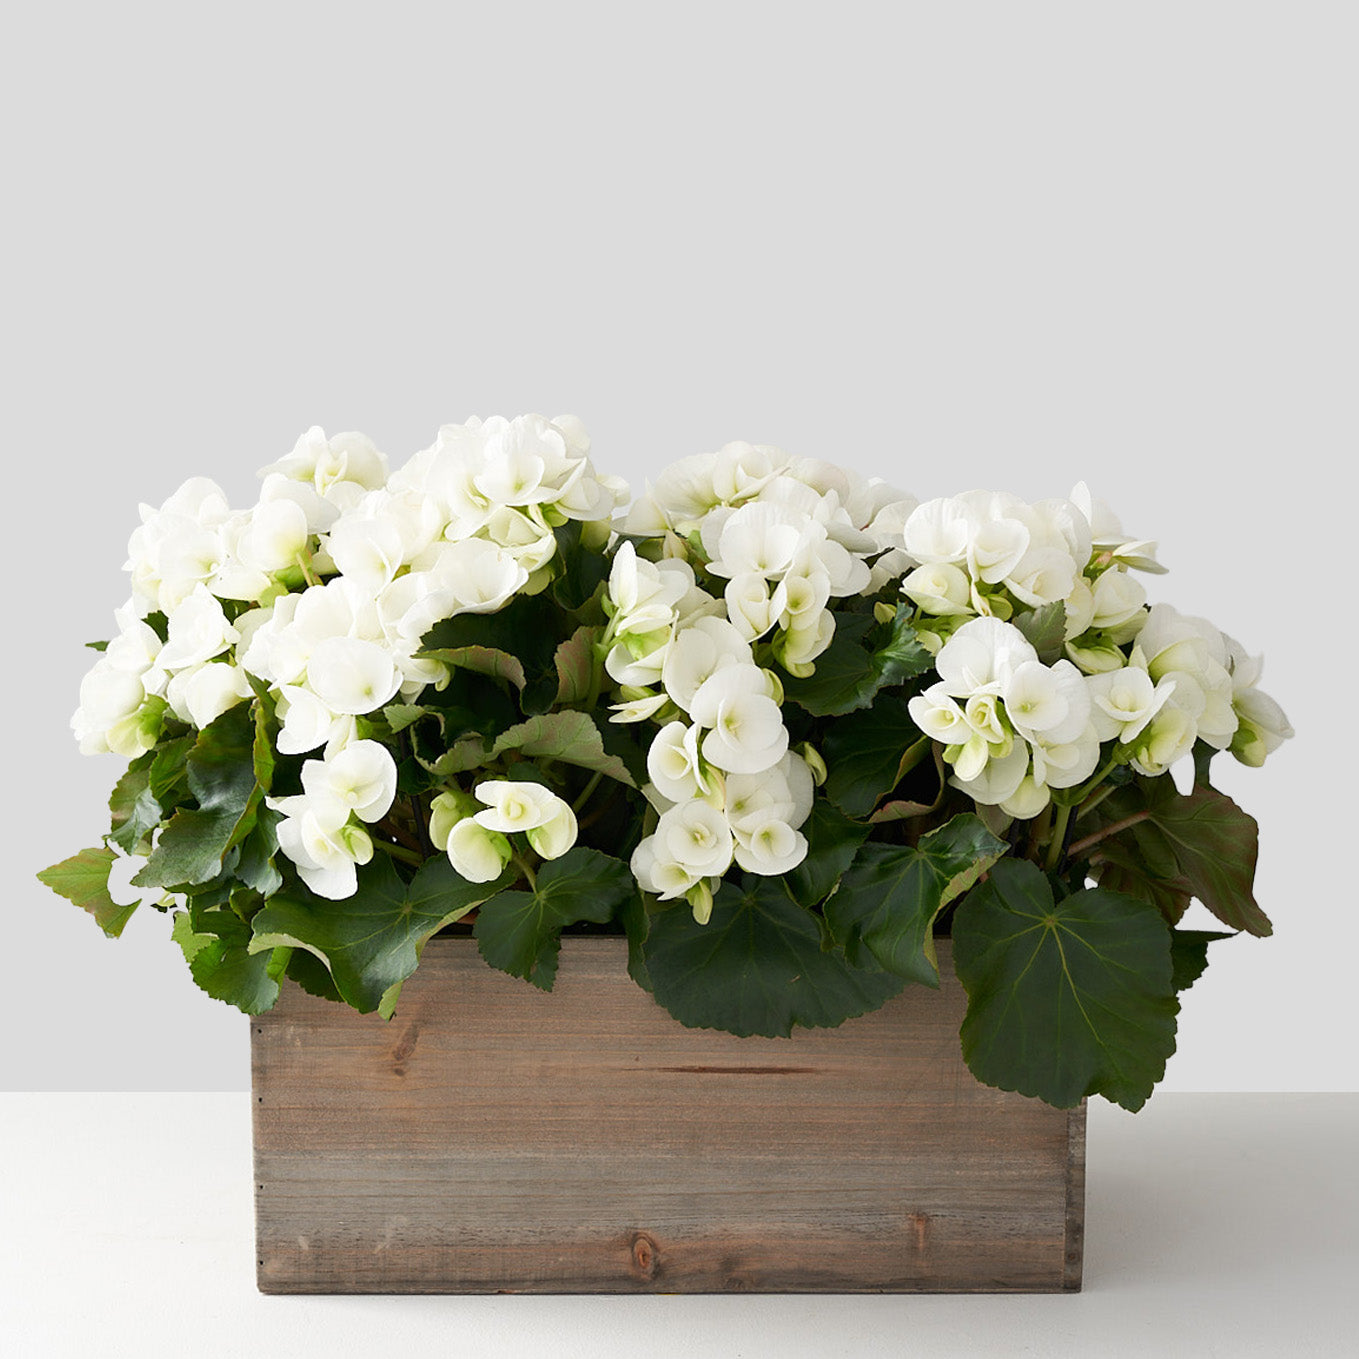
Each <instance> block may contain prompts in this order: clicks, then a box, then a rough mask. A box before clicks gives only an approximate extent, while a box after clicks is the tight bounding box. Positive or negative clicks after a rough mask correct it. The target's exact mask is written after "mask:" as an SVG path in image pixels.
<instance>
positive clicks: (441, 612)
mask: <svg viewBox="0 0 1359 1359" xmlns="http://www.w3.org/2000/svg"><path fill="white" fill-rule="evenodd" d="M260 475H261V477H262V478H263V486H262V491H261V496H260V500H259V503H258V504H257V505H256V506H255V507H254V508H253V509H251V510H248V511H242V512H232V511H231V510H230V509H229V507H228V505H227V501H226V497H225V496H224V495H223V493H222V492H221V490H220V489H219V488H218V487H217V486H216V485H215V484H214V483H212V482H209V481H205V480H202V479H196V480H192V481H189V482H187V483H186V484H185V485H184V486H183V487H181V488H180V490H179V491H177V492H176V493H175V494H174V495H173V496H171V497H170V499H169V500H167V501H166V502H165V504H164V505H162V506H161V508H160V509H159V510H153V509H151V508H150V507H147V506H143V507H142V521H143V522H142V525H141V527H140V528H139V529H138V530H137V531H136V532H135V533H134V534H133V536H132V540H131V542H130V544H129V561H128V570H129V571H130V572H131V574H132V582H133V598H132V600H131V601H130V603H129V604H128V605H127V606H126V607H125V608H124V609H123V610H121V611H120V612H119V614H118V623H119V627H120V632H119V636H118V637H117V638H115V639H114V641H113V642H111V643H110V645H109V647H108V649H107V651H106V652H105V654H104V655H103V656H102V657H101V658H100V660H99V661H98V662H97V663H96V665H95V667H94V668H93V670H92V671H91V672H90V674H89V675H88V676H87V677H86V680H85V682H84V684H83V685H82V688H81V705H80V708H79V710H78V711H77V712H76V714H75V716H74V718H73V719H72V727H73V729H74V730H75V732H76V735H77V737H78V739H79V741H80V745H81V749H82V750H84V751H86V752H89V753H94V752H98V751H104V750H111V751H114V752H116V753H118V754H122V755H126V756H135V755H138V754H140V753H141V752H142V751H143V750H148V749H150V748H151V747H152V746H153V745H154V744H155V742H156V739H157V735H158V732H159V729H160V717H161V712H162V711H163V706H164V705H168V707H169V708H170V710H171V711H173V713H174V714H175V716H176V717H178V718H180V720H182V721H185V722H189V723H191V724H192V725H194V726H196V727H199V728H202V727H205V726H207V725H209V724H210V723H211V722H212V721H213V720H215V719H216V718H217V717H219V716H220V715H221V714H222V713H224V712H225V711H227V709H229V708H230V707H232V706H233V705H234V704H236V703H238V702H241V701H242V700H244V699H246V698H248V697H250V695H251V693H252V692H253V688H252V679H253V680H254V681H256V682H259V683H261V684H263V685H266V686H267V687H268V689H269V690H270V692H272V693H273V694H274V695H275V697H276V699H277V710H278V715H279V718H280V721H281V724H282V726H281V730H280V734H279V738H278V747H279V750H280V751H281V752H282V753H284V754H294V755H296V754H305V753H308V752H310V751H313V750H317V749H318V748H322V747H324V752H323V755H322V758H321V759H320V760H312V761H308V762H307V765H306V766H305V768H306V769H311V768H312V767H313V766H315V767H316V768H317V769H318V770H319V769H324V768H325V767H326V766H328V765H329V764H331V763H332V762H334V761H335V760H337V759H339V758H340V757H341V756H343V755H344V753H345V752H346V750H347V749H349V748H352V746H353V745H354V744H355V743H356V741H357V739H358V730H357V728H358V719H359V718H361V717H363V716H365V715H367V714H370V713H373V712H376V711H377V710H379V709H381V708H382V707H383V706H384V705H385V704H387V703H390V702H391V701H392V700H393V699H394V698H396V697H397V696H398V695H402V696H405V697H414V696H415V695H416V694H418V693H419V692H420V690H422V689H423V688H424V687H425V686H426V685H428V684H435V685H440V684H443V683H446V682H447V670H446V668H445V667H444V666H442V665H440V664H439V663H437V662H434V661H431V660H428V659H426V658H423V657H420V656H419V655H418V654H417V653H418V652H419V650H420V646H421V638H422V637H423V636H424V634H425V633H426V632H428V630H429V629H430V627H431V626H433V624H434V623H436V622H438V621H439V620H440V619H444V618H451V617H454V616H456V615H458V614H463V613H487V612H492V611H494V610H496V609H499V608H501V607H502V606H503V605H504V604H505V603H506V602H507V601H508V600H509V599H511V598H512V597H513V596H514V595H515V594H516V593H518V592H521V591H528V590H533V589H535V588H539V587H540V586H541V585H542V584H544V583H546V579H547V576H546V574H545V573H546V570H547V568H548V566H549V563H550V561H551V559H552V557H553V555H554V553H555V551H556V538H555V536H554V529H555V528H557V527H559V526H561V525H562V524H564V523H565V522H566V521H567V520H568V519H578V520H582V521H603V522H602V523H601V528H600V535H599V536H600V539H601V546H602V545H603V541H604V540H605V539H606V538H607V520H608V519H609V518H610V516H611V515H612V514H613V513H614V511H615V509H616V508H617V506H618V505H619V503H620V502H621V501H622V500H623V499H624V498H625V497H626V494H627V490H626V486H625V485H624V483H622V482H621V481H618V480H617V479H614V478H602V477H599V476H597V475H596V474H595V472H594V469H593V467H592V466H591V463H590V460H589V441H588V439H587V437H586V436H585V433H584V430H583V429H582V428H581V426H580V424H579V422H578V421H576V420H575V419H574V418H573V417H559V418H558V419H557V420H554V421H549V420H546V419H544V418H543V417H541V416H522V417H519V418H517V419H515V420H504V419H500V418H495V419H491V420H486V421H479V420H473V421H470V422H469V423H468V424H466V425H450V426H445V427H444V428H443V429H441V430H440V431H439V437H438V439H437V441H436V442H435V444H434V445H433V446H432V447H431V448H429V449H427V450H425V451H424V452H422V453H419V454H417V455H416V456H415V457H414V458H413V459H411V461H410V462H409V463H408V464H407V465H406V466H405V467H403V468H401V469H400V470H398V471H397V472H395V473H394V474H392V475H391V476H390V478H389V477H388V471H387V460H386V458H385V457H384V456H383V455H382V454H381V453H379V452H378V450H377V449H376V448H374V447H373V445H372V444H371V443H370V442H369V441H368V440H367V439H366V438H364V437H363V436H362V435H358V434H341V435H338V436H337V437H335V438H332V439H327V438H326V436H325V435H324V433H323V432H322V431H321V430H319V429H312V430H309V431H308V432H307V433H306V434H305V435H303V436H302V438H301V439H300V440H299V441H298V443H297V445H296V447H295V448H294V449H293V451H292V452H291V453H290V454H288V455H287V456H286V457H284V458H282V459H281V460H280V461H278V462H277V463H274V464H273V465H272V466H270V467H266V468H265V469H264V470H263V472H261V474H260ZM323 577H324V578H325V579H324V580H323ZM154 614H161V615H163V616H164V618H165V628H166V639H165V641H164V642H162V640H161V637H160V635H159V633H158V632H157V631H156V629H155V628H154V627H153V626H152V624H151V622H150V621H148V620H149V619H150V617H151V615H154ZM360 744H367V745H369V746H371V747H372V749H371V750H369V751H367V752H366V754H365V756H364V758H365V759H366V760H367V761H370V762H378V763H381V762H383V761H385V766H384V769H385V773H384V778H388V779H389V780H390V782H391V783H392V786H393V787H394V786H395V766H394V764H393V762H392V757H391V755H390V753H389V752H388V751H387V750H386V748H385V747H383V746H381V745H378V744H376V743H360ZM365 767H366V768H367V767H368V766H365ZM311 777H312V780H313V785H314V787H315V788H317V789H324V788H325V787H327V786H328V785H326V783H325V780H324V778H323V777H322V775H321V774H320V773H313V774H312V776H311ZM337 777H340V776H337ZM340 805H341V802H340V801H337V800H336V799H334V798H332V797H330V796H329V795H328V794H327V795H324V796H323V795H322V793H319V792H318V793H315V794H314V793H313V791H312V788H311V787H308V788H307V789H306V791H305V792H304V794H302V795H300V796H299V797H295V798H289V799H284V800H283V801H281V802H280V804H279V807H280V809H281V810H283V811H284V812H285V814H286V818H287V819H286V820H285V821H284V823H283V824H282V825H281V826H280V828H279V841H280V845H281V846H282V848H283V849H284V852H285V853H286V854H287V855H288V856H289V858H291V859H292V860H293V861H294V863H296V864H297V866H298V870H299V872H301V873H302V874H303V876H304V878H306V879H307V881H308V882H309V885H311V886H312V887H313V890H316V891H318V892H321V893H322V894H324V895H335V894H339V895H347V894H349V893H352V892H353V890H354V887H353V864H354V863H355V862H363V861H365V856H366V855H368V854H371V852H372V845H371V840H370V838H369V836H368V835H367V833H366V832H365V831H364V830H363V829H362V826H361V825H359V824H357V823H356V820H355V818H357V822H362V821H364V820H372V819H375V818H372V817H365V816H364V815H363V814H362V812H361V811H359V810H356V809H351V814H347V815H346V816H345V817H344V818H343V819H342V820H341V821H339V822H338V823H337V822H336V814H337V809H338V808H339V806H340ZM367 805H369V804H365V806H367ZM388 805H390V798H389V799H388ZM385 812H386V807H384V808H383V810H382V812H380V813H378V818H377V819H380V817H381V816H382V815H385ZM341 859H343V860H344V861H345V862H347V863H348V864H349V865H350V867H349V869H348V872H345V871H344V870H343V869H342V868H341V867H340V866H339V865H340V860H341Z"/></svg>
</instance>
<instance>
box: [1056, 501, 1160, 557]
mask: <svg viewBox="0 0 1359 1359" xmlns="http://www.w3.org/2000/svg"><path fill="white" fill-rule="evenodd" d="M1071 501H1072V503H1073V504H1074V505H1075V506H1076V508H1077V509H1078V510H1080V511H1081V513H1082V514H1083V515H1085V518H1086V520H1087V521H1088V522H1089V524H1090V532H1091V538H1092V543H1093V550H1094V551H1096V552H1098V553H1100V554H1104V553H1108V554H1109V555H1110V556H1111V557H1112V558H1113V560H1115V561H1117V562H1121V563H1122V564H1123V565H1125V566H1131V567H1133V568H1134V569H1135V570H1138V571H1146V572H1149V573H1154V574H1157V575H1164V574H1165V570H1166V568H1165V567H1164V566H1162V565H1161V563H1160V562H1158V561H1157V560H1156V544H1155V543H1154V542H1150V541H1147V540H1145V539H1142V540H1136V541H1135V540H1134V539H1132V538H1129V537H1127V536H1126V535H1125V534H1124V532H1123V527H1122V525H1121V524H1120V523H1119V522H1118V519H1117V518H1116V517H1115V515H1114V513H1113V511H1112V510H1111V509H1110V508H1109V506H1108V505H1106V504H1105V503H1104V501H1102V500H1096V499H1095V498H1094V497H1092V496H1091V494H1090V488H1089V487H1088V486H1086V484H1085V482H1083V481H1081V482H1077V483H1076V485H1075V487H1074V488H1073V489H1072V492H1071Z"/></svg>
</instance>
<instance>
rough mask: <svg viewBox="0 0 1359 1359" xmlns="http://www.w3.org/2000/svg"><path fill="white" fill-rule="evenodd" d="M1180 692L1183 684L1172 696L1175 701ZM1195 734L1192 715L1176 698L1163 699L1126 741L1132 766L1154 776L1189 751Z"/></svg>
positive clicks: (1180, 694)
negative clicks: (1130, 754)
mask: <svg viewBox="0 0 1359 1359" xmlns="http://www.w3.org/2000/svg"><path fill="white" fill-rule="evenodd" d="M1182 695H1183V686H1180V687H1177V689H1176V692H1175V694H1174V695H1173V696H1172V698H1173V699H1174V700H1178V699H1179V698H1180V697H1181V696H1182ZM1197 735H1198V725H1197V723H1196V721H1195V719H1194V717H1193V715H1192V714H1191V713H1190V712H1189V711H1187V710H1186V709H1185V708H1182V707H1180V706H1179V703H1178V702H1177V701H1171V702H1167V703H1166V704H1164V705H1163V706H1162V708H1161V710H1160V711H1159V712H1158V713H1156V715H1155V716H1154V717H1153V718H1152V719H1151V721H1150V722H1148V723H1147V724H1146V726H1145V727H1143V729H1142V731H1141V732H1140V733H1139V734H1138V735H1137V736H1136V737H1135V738H1134V739H1133V740H1132V741H1131V742H1129V745H1130V746H1131V749H1132V767H1133V768H1134V769H1135V770H1137V772H1138V773H1139V774H1145V775H1146V776H1147V777H1148V778H1158V777H1159V776H1160V775H1162V774H1164V773H1165V772H1166V770H1167V769H1169V768H1170V766H1171V765H1173V764H1174V763H1175V762H1176V761H1177V760H1180V759H1182V758H1183V757H1184V756H1186V755H1188V754H1189V752H1190V751H1191V750H1193V748H1194V741H1195V739H1196V737H1197Z"/></svg>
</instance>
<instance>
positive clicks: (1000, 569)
mask: <svg viewBox="0 0 1359 1359" xmlns="http://www.w3.org/2000/svg"><path fill="white" fill-rule="evenodd" d="M1029 543H1030V533H1029V529H1028V527H1027V525H1025V524H1024V523H1023V521H1022V520H1020V519H1013V518H1009V517H999V518H994V519H985V520H982V521H981V522H979V523H976V524H975V525H974V527H973V529H972V533H971V535H970V537H969V539H968V544H967V569H968V573H969V574H970V575H971V576H972V578H973V579H974V580H980V581H984V582H985V583H986V584H987V585H998V584H999V583H1000V582H1001V581H1003V580H1004V579H1005V578H1006V577H1007V576H1008V575H1010V573H1011V572H1012V571H1014V570H1015V569H1016V567H1018V566H1019V564H1020V562H1021V561H1022V560H1023V559H1024V554H1025V553H1026V552H1027V551H1028V550H1029Z"/></svg>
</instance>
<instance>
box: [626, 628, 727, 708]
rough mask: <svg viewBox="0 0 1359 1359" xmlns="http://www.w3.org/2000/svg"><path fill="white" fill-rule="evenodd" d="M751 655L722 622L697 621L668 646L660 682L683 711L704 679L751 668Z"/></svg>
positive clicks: (684, 629)
mask: <svg viewBox="0 0 1359 1359" xmlns="http://www.w3.org/2000/svg"><path fill="white" fill-rule="evenodd" d="M752 656H753V653H752V652H751V649H750V643H749V642H748V641H746V639H745V638H744V637H742V636H741V634H740V632H738V631H737V629H736V628H735V627H733V626H732V625H731V623H729V622H728V621H727V620H726V619H724V618H700V619H698V620H696V621H695V622H694V623H693V624H692V625H691V626H689V627H687V628H683V629H681V630H680V632H679V633H677V634H676V636H675V638H674V640H673V641H672V642H671V643H670V645H669V648H668V650H667V651H666V654H665V660H664V664H663V667H662V670H661V679H662V682H663V683H664V685H665V691H666V693H667V694H668V695H669V696H670V698H671V700H672V702H674V703H675V704H677V705H678V706H679V707H681V708H683V709H684V710H685V711H686V712H687V711H688V710H689V705H690V704H691V703H692V702H693V700H694V695H695V694H697V693H698V691H699V689H700V688H702V686H703V684H704V683H705V682H706V681H707V680H708V679H710V678H711V677H712V676H713V675H715V674H717V673H718V671H720V670H724V669H726V668H727V667H728V666H733V665H747V666H748V665H751V664H752V663H753V661H752ZM610 673H612V672H610Z"/></svg>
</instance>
